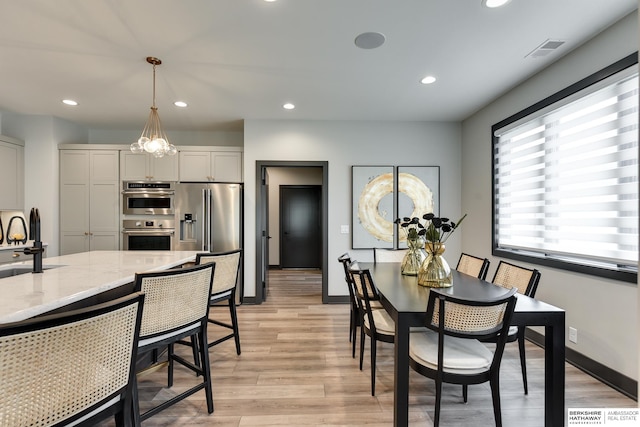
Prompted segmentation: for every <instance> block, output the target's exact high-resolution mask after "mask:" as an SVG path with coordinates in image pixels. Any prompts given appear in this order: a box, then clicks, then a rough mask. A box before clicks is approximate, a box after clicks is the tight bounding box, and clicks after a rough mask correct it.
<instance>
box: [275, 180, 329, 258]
mask: <svg viewBox="0 0 640 427" xmlns="http://www.w3.org/2000/svg"><path fill="white" fill-rule="evenodd" d="M321 190H322V186H320V185H282V186H280V266H281V267H282V268H321V267H322V260H321V256H320V254H321V249H322V226H321V224H322V221H321V219H322V218H321V194H322V191H321Z"/></svg>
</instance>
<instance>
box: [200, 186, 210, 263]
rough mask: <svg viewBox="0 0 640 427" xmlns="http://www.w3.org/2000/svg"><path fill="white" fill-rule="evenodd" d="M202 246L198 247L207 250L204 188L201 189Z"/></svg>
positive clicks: (205, 196)
mask: <svg viewBox="0 0 640 427" xmlns="http://www.w3.org/2000/svg"><path fill="white" fill-rule="evenodd" d="M201 221H202V227H200V228H201V229H202V247H201V248H200V249H201V250H203V251H206V250H207V240H206V235H207V227H208V224H207V190H206V189H205V188H203V189H202V219H201Z"/></svg>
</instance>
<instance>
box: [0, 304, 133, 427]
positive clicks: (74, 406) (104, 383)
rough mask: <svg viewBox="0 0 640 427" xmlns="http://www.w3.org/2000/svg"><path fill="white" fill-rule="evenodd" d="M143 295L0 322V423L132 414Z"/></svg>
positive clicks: (120, 421)
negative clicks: (26, 318)
mask: <svg viewBox="0 0 640 427" xmlns="http://www.w3.org/2000/svg"><path fill="white" fill-rule="evenodd" d="M144 298H145V296H144V295H142V294H140V293H136V294H131V295H129V296H126V297H122V298H119V299H116V300H113V301H110V302H108V303H104V304H99V305H95V306H91V307H87V308H83V309H79V310H74V311H69V312H66V313H62V314H57V315H50V316H43V317H39V318H33V319H29V320H25V321H21V322H15V323H7V324H4V325H2V326H0V378H2V379H1V380H0V424H1V425H2V426H5V427H20V426H94V425H96V424H98V423H99V422H100V421H102V420H105V419H108V418H110V417H112V416H113V417H114V419H115V424H116V426H130V425H138V424H135V417H134V416H133V414H132V407H133V396H134V389H135V362H136V354H137V344H138V333H139V329H140V324H141V317H142V307H143V302H144Z"/></svg>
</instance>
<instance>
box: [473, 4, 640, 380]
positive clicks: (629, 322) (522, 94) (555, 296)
mask: <svg viewBox="0 0 640 427" xmlns="http://www.w3.org/2000/svg"><path fill="white" fill-rule="evenodd" d="M637 22H638V16H637V14H636V13H635V12H634V13H633V14H632V15H629V16H628V17H626V18H625V19H623V20H622V21H620V22H619V23H618V24H616V25H615V26H613V27H611V28H609V29H608V30H606V31H604V32H603V33H601V34H600V35H598V36H597V37H595V38H594V39H592V40H591V41H589V42H588V43H586V44H584V45H583V46H582V47H580V48H578V49H577V50H575V51H574V52H572V53H570V54H569V55H567V56H566V57H564V58H562V59H561V60H559V61H558V62H556V63H555V64H553V65H552V66H550V67H548V68H547V69H545V70H544V71H543V72H541V73H539V74H537V75H536V76H534V77H532V78H531V79H529V80H528V81H526V82H524V83H523V84H521V85H519V86H518V87H517V88H515V89H513V90H511V91H510V92H508V93H507V94H505V95H504V96H502V97H500V98H499V99H497V100H496V101H495V102H493V103H491V104H490V105H488V106H486V107H485V108H483V109H482V110H480V111H479V112H477V113H476V114H474V115H473V116H471V117H469V118H468V119H467V120H465V121H464V122H463V125H462V210H463V211H464V212H468V213H469V216H468V217H467V219H466V220H465V224H464V226H463V230H462V236H463V241H462V246H463V249H464V250H465V251H466V252H470V253H475V254H480V255H483V254H484V255H485V256H488V255H490V253H491V175H492V171H491V126H492V125H493V124H495V123H497V122H499V121H501V120H503V119H505V118H507V117H509V116H510V115H512V114H514V113H516V112H518V111H520V110H522V109H523V108H525V107H528V106H529V105H531V104H533V103H535V102H537V101H540V100H542V99H544V98H545V97H547V96H549V95H551V94H553V93H555V92H557V91H558V90H561V89H563V88H565V87H567V86H568V85H570V84H572V83H575V82H576V81H578V80H580V79H582V78H584V77H586V76H588V75H590V74H592V73H594V72H596V71H598V70H600V69H602V68H604V67H606V66H608V65H610V64H612V63H613V62H615V61H617V60H619V59H622V58H623V57H625V56H627V55H629V54H631V53H633V52H634V51H636V50H637V49H638V35H637V33H638V25H637ZM490 259H491V267H490V271H489V275H488V277H492V275H493V271H494V269H495V267H496V266H497V264H498V261H499V259H496V258H491V257H490ZM530 267H535V268H538V269H539V270H540V271H541V273H542V280H541V282H540V285H539V287H538V291H537V294H536V297H537V298H539V299H541V300H543V301H547V302H549V303H551V304H553V305H556V306H559V307H562V308H564V309H565V310H566V325H567V327H569V326H572V327H574V328H577V329H578V343H577V344H573V343H570V342H569V341H568V340H567V342H566V344H567V347H568V348H571V349H574V350H575V351H578V352H580V353H582V354H584V355H585V356H587V357H589V358H591V359H593V360H596V361H598V362H600V363H603V364H605V365H606V366H609V367H611V368H612V369H614V370H616V371H618V372H620V373H622V374H624V375H626V376H628V377H631V378H634V379H637V378H638V370H639V367H638V338H637V337H638V322H637V310H638V296H637V286H636V284H630V283H623V282H617V281H614V280H608V279H602V278H597V277H592V276H588V275H584V274H579V273H571V272H566V271H562V270H557V269H553V268H548V267H544V266H530ZM566 335H567V337H568V331H567V334H566Z"/></svg>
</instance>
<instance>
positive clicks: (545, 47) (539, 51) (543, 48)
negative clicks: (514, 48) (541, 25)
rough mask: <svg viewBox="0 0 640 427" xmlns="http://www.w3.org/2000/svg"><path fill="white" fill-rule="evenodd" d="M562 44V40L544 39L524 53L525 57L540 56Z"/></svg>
mask: <svg viewBox="0 0 640 427" xmlns="http://www.w3.org/2000/svg"><path fill="white" fill-rule="evenodd" d="M563 44H564V40H551V39H547V40H545V41H544V42H543V43H542V44H541V45H540V46H538V47H536V48H535V49H533V50H532V51H531V52H529V53H528V54H526V55H525V58H529V57H531V58H542V57H544V56H547V55H548V54H550V53H551V52H553V51H554V50H556V49H558V48H559V47H560V46H562V45H563Z"/></svg>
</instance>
